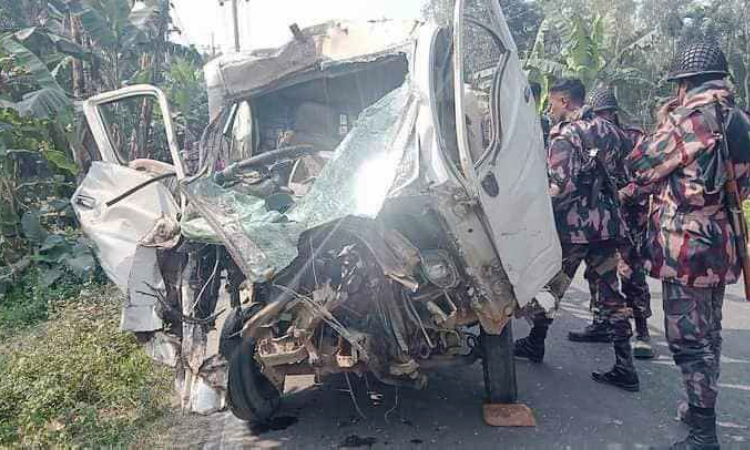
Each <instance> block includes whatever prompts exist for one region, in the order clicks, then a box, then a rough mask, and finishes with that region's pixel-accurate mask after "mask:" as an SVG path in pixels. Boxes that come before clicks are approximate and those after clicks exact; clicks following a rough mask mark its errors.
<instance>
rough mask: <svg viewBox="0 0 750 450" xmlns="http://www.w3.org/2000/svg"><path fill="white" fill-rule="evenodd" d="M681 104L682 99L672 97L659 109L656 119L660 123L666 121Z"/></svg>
mask: <svg viewBox="0 0 750 450" xmlns="http://www.w3.org/2000/svg"><path fill="white" fill-rule="evenodd" d="M679 105H680V100H679V99H678V98H677V97H675V98H673V99H671V100H670V101H668V102H667V103H665V104H664V105H663V106H662V107H661V108H660V109H659V112H657V113H656V120H657V121H658V122H659V123H662V122H664V121H666V120H667V117H668V116H669V114H671V113H672V111H674V110H675V108H677V107H678V106H679Z"/></svg>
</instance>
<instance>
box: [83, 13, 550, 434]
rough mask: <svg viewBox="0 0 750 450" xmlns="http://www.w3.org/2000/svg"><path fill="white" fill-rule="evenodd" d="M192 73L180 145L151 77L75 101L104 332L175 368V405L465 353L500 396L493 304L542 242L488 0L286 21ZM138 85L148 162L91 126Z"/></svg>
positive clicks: (527, 108)
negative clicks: (189, 121)
mask: <svg viewBox="0 0 750 450" xmlns="http://www.w3.org/2000/svg"><path fill="white" fill-rule="evenodd" d="M205 73H206V78H207V88H208V93H209V107H210V114H211V117H210V124H209V126H208V128H207V129H206V130H205V132H204V133H203V136H202V137H201V140H200V145H199V147H198V151H197V152H190V151H187V150H182V149H178V148H177V144H176V139H175V137H174V136H175V133H174V129H173V125H172V123H171V121H170V120H169V118H170V117H171V116H170V114H171V113H170V111H169V106H168V105H167V104H166V100H165V99H164V97H163V94H162V93H161V92H160V91H159V90H158V89H157V88H154V87H151V86H133V87H129V88H126V89H123V90H120V91H116V92H111V93H106V94H102V95H100V96H97V97H94V98H92V99H90V100H88V101H87V102H86V103H85V105H84V110H85V114H86V118H87V120H88V123H89V127H90V129H91V131H92V134H93V136H94V141H95V142H96V147H97V148H98V150H99V155H98V156H99V158H98V159H99V161H97V162H94V163H93V164H92V165H91V167H90V168H89V171H88V175H87V176H86V178H85V179H84V181H83V182H82V184H81V186H80V187H79V189H78V191H77V192H76V194H75V195H74V197H73V204H74V205H75V209H76V212H77V214H78V216H79V218H80V219H81V223H82V225H83V229H84V231H85V232H86V233H87V234H88V235H89V236H90V237H91V238H92V240H93V241H94V242H95V243H96V245H97V250H98V255H99V258H100V260H101V261H102V266H103V267H104V269H105V271H106V272H107V274H108V275H109V276H110V278H111V279H112V280H113V281H114V282H115V283H117V285H118V286H120V288H121V289H122V290H123V292H124V293H126V295H127V299H128V300H127V303H126V305H125V307H124V314H123V321H122V328H123V330H127V331H133V332H137V333H138V335H139V336H140V337H141V338H142V339H143V341H144V342H146V346H147V348H148V349H149V351H150V352H151V353H152V355H154V357H156V358H157V359H160V360H162V361H165V362H167V363H170V364H172V365H174V366H176V367H178V368H179V373H180V374H181V377H180V382H181V385H180V387H181V392H182V393H183V404H184V406H185V407H186V408H189V409H192V410H197V411H202V412H207V411H211V410H215V409H218V408H221V407H223V406H224V401H225V400H226V402H227V403H228V406H229V407H230V408H231V410H232V411H233V412H234V414H235V415H237V416H238V417H240V418H242V419H245V420H249V421H258V420H264V419H267V418H268V417H270V416H271V415H272V414H273V413H274V412H275V411H276V409H277V408H278V406H279V398H280V396H281V393H283V391H284V380H285V377H286V376H288V375H297V374H315V375H316V376H318V377H324V376H326V375H329V374H334V373H342V372H346V373H348V372H352V373H355V374H359V375H361V374H364V373H366V372H369V373H371V374H373V375H374V376H375V377H376V378H377V379H378V380H380V381H381V382H383V383H387V384H391V385H396V386H409V387H414V388H422V387H424V386H425V385H426V383H427V380H428V374H429V372H430V371H433V370H438V369H441V368H444V367H450V366H452V365H461V364H472V363H474V362H475V361H477V360H480V359H481V360H482V364H483V365H484V374H485V384H486V388H487V394H488V398H489V399H490V400H492V401H495V402H502V403H512V402H514V401H515V400H516V396H517V391H516V382H515V368H514V363H513V356H512V333H511V330H510V320H511V318H512V317H513V315H514V313H515V312H516V311H517V309H518V308H519V307H522V306H524V305H525V304H527V303H528V302H529V301H530V300H531V299H532V298H533V297H534V296H535V294H536V293H537V292H538V291H539V290H540V289H541V288H542V287H543V286H544V285H545V284H546V282H547V281H548V280H549V279H551V278H552V276H553V275H554V274H555V273H557V271H558V270H559V269H560V265H561V251H560V244H559V242H558V240H557V234H556V231H555V224H554V220H553V216H552V208H551V203H550V198H549V196H548V193H547V174H546V162H545V155H544V149H543V142H542V133H541V127H540V123H539V118H538V115H537V113H536V111H535V107H534V99H533V98H532V95H531V91H530V89H529V86H528V83H527V81H526V76H525V74H524V72H523V70H522V68H521V64H520V62H519V59H518V54H517V50H516V47H515V44H514V42H513V39H512V37H511V35H510V32H509V30H508V27H507V24H506V22H505V19H504V17H503V15H502V12H501V10H500V7H499V5H498V3H497V2H493V1H489V0H487V1H473V2H471V4H470V5H469V4H466V3H465V2H463V1H460V0H459V1H458V2H457V5H456V11H455V18H454V22H453V24H452V25H451V26H439V25H437V24H434V23H431V22H427V23H424V22H414V21H372V22H363V23H355V22H329V23H325V24H321V25H319V26H314V27H311V28H307V29H303V30H298V29H295V33H294V36H293V38H292V39H291V40H290V42H289V43H287V44H286V45H284V46H282V47H280V48H277V49H269V50H263V51H256V52H253V53H250V54H237V55H229V56H225V57H220V58H218V59H216V60H214V61H211V62H210V63H209V64H208V65H207V66H206V69H205ZM138 96H150V97H151V98H154V99H156V102H157V104H158V106H159V108H160V110H161V117H163V118H164V119H165V120H164V121H163V122H164V123H163V126H164V128H165V130H163V131H162V133H163V135H164V136H166V141H167V146H166V147H165V150H164V151H162V152H148V151H146V152H141V154H147V155H151V154H154V155H155V154H157V153H158V154H161V155H163V156H164V158H162V160H158V159H157V158H132V155H133V154H137V153H138V152H136V151H135V150H132V149H131V151H130V152H129V153H127V152H126V153H127V154H125V155H124V154H123V152H122V151H119V150H118V145H117V144H115V143H114V142H113V141H114V139H113V136H112V133H111V132H108V130H107V127H106V126H105V125H103V123H104V122H105V119H103V117H104V116H105V115H106V114H105V112H103V108H105V106H106V105H111V104H113V103H116V102H118V101H122V100H124V99H132V98H134V97H136V98H137V97H138ZM110 120H111V119H110ZM119 147H122V146H121V145H120V146H119ZM113 200H116V201H113ZM213 344H216V347H217V348H218V352H216V351H212V350H211V349H210V347H211V345H213Z"/></svg>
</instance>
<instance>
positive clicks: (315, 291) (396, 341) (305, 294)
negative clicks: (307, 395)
mask: <svg viewBox="0 0 750 450" xmlns="http://www.w3.org/2000/svg"><path fill="white" fill-rule="evenodd" d="M427 271H430V272H432V273H430V274H426V273H425V272H427ZM498 275H499V277H498V280H499V283H502V272H499V273H498ZM427 279H431V280H432V281H425V282H423V281H422V280H427ZM466 279H467V277H466V275H465V274H464V273H461V272H460V271H459V269H458V266H457V264H456V263H455V261H454V258H453V257H452V256H451V252H449V251H448V250H445V249H431V250H426V251H420V249H418V248H416V247H415V246H413V245H412V244H411V243H410V242H409V240H407V239H406V238H405V237H404V236H403V235H402V234H401V233H399V232H398V231H396V230H395V229H392V228H390V229H389V228H385V227H384V226H383V224H382V223H379V222H378V221H370V220H367V219H355V218H348V219H344V220H342V221H341V222H338V223H336V224H331V225H328V226H326V227H323V228H321V229H316V230H311V231H310V232H308V233H306V234H305V235H303V237H302V238H301V240H300V246H299V256H298V258H297V259H295V261H294V262H293V263H292V265H291V266H289V267H288V268H287V269H285V270H284V271H283V272H282V273H280V274H279V275H278V276H277V277H276V281H275V282H274V283H273V284H272V285H269V286H266V287H265V291H266V292H264V296H267V297H269V300H270V301H268V302H266V305H267V306H265V307H264V308H263V309H261V310H260V311H259V312H257V313H256V314H255V315H253V317H252V318H251V319H250V320H249V321H248V322H247V324H245V326H244V329H243V333H242V336H243V338H244V339H253V340H254V341H255V342H256V346H257V353H256V359H257V360H258V362H259V363H260V364H261V367H262V372H263V374H264V375H266V376H267V377H268V378H269V379H270V380H271V381H272V382H273V383H274V385H275V386H276V387H277V389H278V390H279V391H283V380H284V376H285V375H290V374H312V373H315V374H317V375H326V374H330V373H336V372H344V371H353V372H356V373H358V374H364V373H365V372H366V371H371V372H372V373H374V374H375V375H376V377H377V378H378V379H379V380H380V381H382V382H385V383H389V384H395V385H405V386H410V387H415V388H422V387H424V386H425V384H426V382H427V380H426V377H425V375H424V373H423V372H422V370H429V369H434V368H438V367H444V366H448V365H452V364H455V365H461V364H471V363H473V362H474V361H475V360H476V359H477V358H478V356H479V353H478V349H477V348H475V347H477V338H478V336H477V335H476V334H475V333H476V331H475V332H474V333H471V332H469V331H468V327H469V326H471V325H474V324H476V323H477V322H478V316H477V314H476V313H475V310H474V308H477V309H478V310H480V311H483V307H482V300H481V298H472V297H473V296H472V294H475V292H474V289H473V288H472V287H471V286H470V285H467V284H466V281H465V280H466ZM504 286H507V287H506V288H505V289H506V290H507V291H506V292H507V293H508V294H510V290H509V284H507V282H506V283H505V284H504ZM269 291H270V292H269ZM256 298H257V297H256ZM509 298H512V297H509ZM512 311H513V306H512V305H511V304H509V305H508V312H512ZM284 316H287V317H288V319H286V321H285V322H286V323H284V324H281V323H280V322H284V319H281V318H282V317H284ZM505 317H506V320H508V319H509V316H505Z"/></svg>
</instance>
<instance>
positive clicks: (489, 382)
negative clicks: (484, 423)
mask: <svg viewBox="0 0 750 450" xmlns="http://www.w3.org/2000/svg"><path fill="white" fill-rule="evenodd" d="M479 345H480V346H481V351H482V368H483V370H484V388H485V391H486V393H487V402H489V403H502V404H510V403H515V402H516V401H517V400H518V385H517V382H516V362H515V359H514V358H513V328H512V324H511V322H510V321H509V322H508V324H507V325H505V328H503V331H502V332H501V333H500V334H498V335H493V334H487V333H485V332H484V330H482V332H481V334H480V336H479Z"/></svg>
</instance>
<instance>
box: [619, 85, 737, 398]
mask: <svg viewBox="0 0 750 450" xmlns="http://www.w3.org/2000/svg"><path fill="white" fill-rule="evenodd" d="M716 101H718V102H719V103H720V104H721V106H722V108H723V109H724V110H725V114H728V112H729V110H730V109H731V108H733V107H734V97H733V95H732V93H731V90H730V86H729V84H728V83H727V82H726V81H712V82H709V83H704V84H702V85H701V86H699V87H697V88H695V89H693V90H692V91H690V92H688V93H687V95H686V98H685V100H684V102H683V104H682V105H680V106H679V107H677V108H676V109H675V110H674V111H673V112H672V113H671V114H669V115H668V116H667V117H665V118H664V120H663V121H662V122H661V123H660V125H659V127H658V128H657V131H656V133H655V134H654V135H653V136H651V137H649V138H647V139H644V140H643V141H642V142H641V144H640V145H639V146H638V147H637V148H636V150H635V151H634V152H633V154H631V156H630V157H629V158H628V160H629V163H630V165H631V166H632V167H633V169H634V170H635V173H636V180H637V182H638V184H639V185H641V186H647V189H648V187H650V190H653V193H654V195H653V205H652V212H651V217H650V223H649V230H648V233H647V236H646V249H647V252H646V268H647V270H648V271H649V273H650V275H651V276H652V277H654V278H659V279H661V280H662V282H663V285H664V288H663V291H664V312H665V328H666V335H667V341H668V342H669V346H670V350H671V351H672V353H673V355H674V360H675V363H676V364H677V365H678V366H680V369H681V370H682V374H683V378H684V382H685V387H686V389H687V392H688V399H689V401H690V404H691V405H694V406H697V407H700V408H713V407H714V404H715V402H716V395H717V392H718V388H717V380H718V374H719V370H718V368H719V358H720V353H721V336H720V330H721V305H722V299H723V294H724V285H725V284H731V283H735V282H736V281H737V279H738V277H739V274H740V270H741V269H740V266H739V261H738V258H737V254H736V250H735V247H734V230H733V229H732V227H731V225H730V221H729V218H728V214H727V212H726V206H725V205H726V203H725V201H726V199H725V192H724V189H723V186H724V183H725V182H726V171H725V170H724V169H723V168H722V167H721V165H722V164H724V163H725V161H724V160H723V158H719V157H718V152H719V151H720V147H719V142H720V140H721V137H720V135H717V134H716V133H715V132H713V131H712V126H711V125H710V121H711V119H709V118H707V117H706V116H707V111H710V110H711V109H712V105H714V104H715V102H716ZM749 167H750V166H749V165H748V164H746V163H737V164H735V172H736V177H737V182H738V184H739V186H740V188H741V191H742V197H743V198H746V197H747V195H748V192H749V188H750V177H748V168H749ZM647 189H640V191H639V190H638V189H636V188H634V187H633V186H632V185H631V186H628V189H627V190H625V191H624V193H626V195H629V196H632V195H633V194H634V193H635V192H644V191H646V190H647ZM635 195H636V196H637V195H638V194H635Z"/></svg>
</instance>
